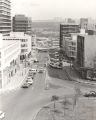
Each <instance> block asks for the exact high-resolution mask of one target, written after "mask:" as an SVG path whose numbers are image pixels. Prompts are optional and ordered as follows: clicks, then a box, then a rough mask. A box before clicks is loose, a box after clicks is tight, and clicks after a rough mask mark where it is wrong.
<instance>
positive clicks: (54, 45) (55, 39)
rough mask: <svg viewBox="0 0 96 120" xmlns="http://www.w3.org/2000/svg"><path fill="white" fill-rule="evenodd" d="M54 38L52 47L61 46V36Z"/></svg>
mask: <svg viewBox="0 0 96 120" xmlns="http://www.w3.org/2000/svg"><path fill="white" fill-rule="evenodd" d="M50 39H51V40H52V47H53V48H59V38H58V37H56V38H50Z"/></svg>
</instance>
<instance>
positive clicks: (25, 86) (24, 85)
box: [21, 82, 30, 88]
mask: <svg viewBox="0 0 96 120" xmlns="http://www.w3.org/2000/svg"><path fill="white" fill-rule="evenodd" d="M29 86H30V84H28V83H27V82H25V83H24V84H23V85H22V86H21V87H22V88H28V87H29Z"/></svg>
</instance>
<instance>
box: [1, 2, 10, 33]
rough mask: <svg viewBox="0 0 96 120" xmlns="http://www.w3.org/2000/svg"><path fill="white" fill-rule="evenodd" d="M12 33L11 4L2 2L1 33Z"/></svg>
mask: <svg viewBox="0 0 96 120" xmlns="http://www.w3.org/2000/svg"><path fill="white" fill-rule="evenodd" d="M10 31H11V2H10V0H0V33H8V32H10Z"/></svg>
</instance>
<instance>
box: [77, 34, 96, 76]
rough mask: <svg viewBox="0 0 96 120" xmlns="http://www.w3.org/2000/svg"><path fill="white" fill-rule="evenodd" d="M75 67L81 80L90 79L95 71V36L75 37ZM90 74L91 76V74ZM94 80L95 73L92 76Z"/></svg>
mask: <svg viewBox="0 0 96 120" xmlns="http://www.w3.org/2000/svg"><path fill="white" fill-rule="evenodd" d="M76 67H77V69H78V71H79V72H80V73H81V75H82V77H83V78H91V77H92V74H93V72H92V71H94V73H95V71H96V35H78V36H77V61H76ZM91 73H92V74H91ZM94 77H95V78H96V73H95V74H94Z"/></svg>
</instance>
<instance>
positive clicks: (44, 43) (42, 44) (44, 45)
mask: <svg viewBox="0 0 96 120" xmlns="http://www.w3.org/2000/svg"><path fill="white" fill-rule="evenodd" d="M36 44H37V49H39V50H43V51H46V50H48V49H50V48H51V47H52V41H51V40H50V39H49V38H46V37H37V38H36Z"/></svg>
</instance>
